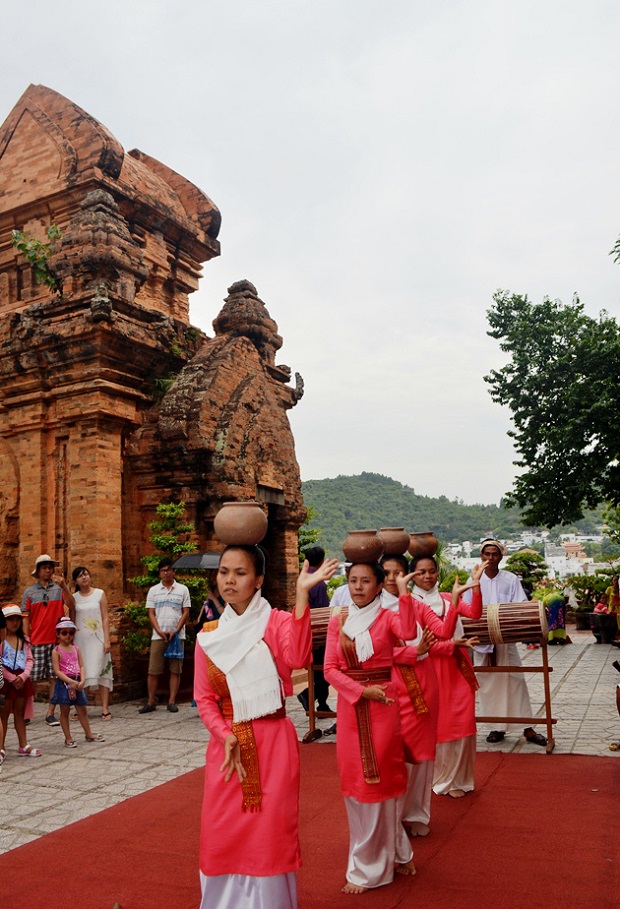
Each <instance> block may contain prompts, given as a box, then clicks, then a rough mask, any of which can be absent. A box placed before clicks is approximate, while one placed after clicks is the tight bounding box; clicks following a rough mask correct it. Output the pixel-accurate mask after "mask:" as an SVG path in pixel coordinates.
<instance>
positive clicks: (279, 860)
mask: <svg viewBox="0 0 620 909" xmlns="http://www.w3.org/2000/svg"><path fill="white" fill-rule="evenodd" d="M337 567H338V562H337V561H336V560H330V561H326V562H324V563H323V565H322V566H321V568H319V569H317V570H316V571H315V572H314V573H313V574H308V570H307V568H308V565H307V563H306V564H305V565H304V568H303V570H302V572H301V574H300V576H299V579H298V581H297V598H296V602H295V606H294V609H293V611H292V613H290V612H284V611H281V610H278V609H272V608H271V606H270V605H269V603H268V602H267V601H266V600H265V599H263V598H262V596H261V586H262V583H263V579H264V574H265V562H264V554H263V552H262V550H261V549H259V548H258V547H256V546H228V547H227V548H226V549H225V550H224V552H223V554H222V558H221V560H220V566H219V569H218V575H217V585H218V589H219V591H220V593H221V595H222V596H223V598H224V600H225V601H226V607H225V609H224V611H223V613H222V615H221V616H220V618H219V620H216V621H213V622H209V623H208V624H206V625H205V630H204V631H203V632H201V633H200V634H199V635H198V636H197V639H196V660H195V680H194V695H195V698H196V702H197V706H198V710H199V712H200V716H201V717H202V720H203V722H204V724H205V726H206V727H207V729H208V730H209V732H210V739H209V744H208V747H207V756H206V769H205V788H204V803H203V810H202V827H201V834H200V880H201V887H202V902H201V907H202V909H207V907H208V909H237V907H240V906H243V907H244V909H262V907H266V906H273V907H274V909H275V907H277V909H296V906H297V887H296V879H295V872H296V870H297V869H298V868H299V866H300V864H301V856H300V851H299V837H298V829H297V828H298V814H299V745H298V741H297V734H296V732H295V727H294V726H293V724H292V722H291V721H290V720H289V719H288V718H287V717H286V711H285V707H284V697H285V696H290V695H292V693H293V686H292V682H291V672H292V670H293V669H296V668H301V667H304V666H307V665H309V663H310V658H311V632H310V614H309V611H308V592H309V591H310V589H311V588H312V587H314V585H315V584H318V583H319V582H320V581H325V580H327V579H328V578H330V577H331V576H332V575H333V574H334V572H335V571H336V568H337Z"/></svg>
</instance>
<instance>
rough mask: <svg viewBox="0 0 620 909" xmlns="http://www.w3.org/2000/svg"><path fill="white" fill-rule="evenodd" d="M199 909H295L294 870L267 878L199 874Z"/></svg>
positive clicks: (295, 879)
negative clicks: (200, 895)
mask: <svg viewBox="0 0 620 909" xmlns="http://www.w3.org/2000/svg"><path fill="white" fill-rule="evenodd" d="M200 888H201V890H202V900H201V901H200V909H297V878H296V877H295V872H294V871H289V872H288V874H274V875H272V876H270V877H250V876H249V875H245V874H216V875H206V874H203V873H202V871H201V872H200Z"/></svg>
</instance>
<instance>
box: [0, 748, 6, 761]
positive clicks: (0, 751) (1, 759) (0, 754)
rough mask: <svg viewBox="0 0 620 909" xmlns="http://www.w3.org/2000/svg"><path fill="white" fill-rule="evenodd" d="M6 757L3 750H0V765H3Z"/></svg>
mask: <svg viewBox="0 0 620 909" xmlns="http://www.w3.org/2000/svg"><path fill="white" fill-rule="evenodd" d="M5 757H6V751H5V750H4V748H0V764H4V759H5Z"/></svg>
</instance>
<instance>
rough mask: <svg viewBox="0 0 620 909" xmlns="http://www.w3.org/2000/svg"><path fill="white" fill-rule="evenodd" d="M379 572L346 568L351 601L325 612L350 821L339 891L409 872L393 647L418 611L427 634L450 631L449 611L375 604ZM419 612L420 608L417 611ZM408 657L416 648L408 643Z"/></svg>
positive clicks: (407, 635) (408, 634)
mask: <svg viewBox="0 0 620 909" xmlns="http://www.w3.org/2000/svg"><path fill="white" fill-rule="evenodd" d="M384 578H385V572H384V570H383V568H382V567H381V566H380V565H378V564H377V563H368V564H366V563H354V564H353V565H352V566H351V569H350V571H349V593H350V596H351V601H352V603H351V605H350V606H349V608H348V611H347V610H345V611H344V612H341V613H339V614H338V615H335V616H332V618H331V619H330V622H329V625H328V629H327V647H326V653H325V664H324V666H325V668H324V674H325V679H326V681H327V682H328V683H329V684H330V685H331V686H332V687H333V688H335V689H336V690H337V691H338V708H337V713H338V720H337V722H338V738H337V757H338V770H339V773H340V782H341V788H342V793H343V796H344V801H345V808H346V811H347V817H348V821H349V860H348V866H347V872H346V883H345V885H344V887H343V888H342V889H343V893H364V892H365V891H366V890H368V889H371V888H374V887H380V886H382V885H384V884H389V883H390V882H391V881H392V880H393V878H394V872H395V871H397V872H399V873H401V874H414V873H415V868H414V866H413V862H412V858H413V852H412V849H411V845H410V843H409V839H408V837H407V834H406V831H405V829H404V827H403V825H402V823H401V813H402V796H403V795H404V793H405V790H406V787H407V771H406V768H405V758H404V751H403V740H402V733H401V725H400V715H399V708H398V691H397V688H396V685H395V684H394V682H393V680H392V670H393V665H394V651H395V648H399V647H402V643H403V641H405V640H411V639H413V638H415V636H416V631H417V618H418V615H420V614H421V615H422V616H423V618H424V621H425V623H426V624H428V626H429V629H430V631H432V632H433V633H434V634H437V635H444V636H450V635H451V634H452V631H453V630H454V626H455V624H456V618H457V616H456V612H454V611H453V610H449V612H448V616H447V619H446V622H445V623H443V622H441V621H440V620H439V619H438V618H437V617H436V616H435V615H434V613H433V612H432V611H431V610H430V609H429V608H428V607H427V606H424V605H421V606H420V607H419V609H418V608H417V607H416V606H415V604H414V602H413V601H412V600H411V598H410V597H409V595H408V594H407V595H406V596H403V597H401V598H400V604H399V609H400V613H399V614H397V613H395V612H392V611H390V610H389V609H385V608H382V602H381V591H382V589H383V581H384ZM420 610H421V612H420ZM411 655H412V658H413V659H415V656H416V648H413V647H412V648H411Z"/></svg>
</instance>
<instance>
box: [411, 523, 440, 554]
mask: <svg viewBox="0 0 620 909" xmlns="http://www.w3.org/2000/svg"><path fill="white" fill-rule="evenodd" d="M438 546H439V541H438V540H437V538H436V536H435V534H434V533H432V532H431V531H430V530H429V531H427V532H426V533H412V534H410V540H409V547H408V548H409V555H411V556H413V558H414V559H416V558H419V557H420V556H424V557H425V558H427V559H428V558H431V556H434V555H435V553H436V552H437V547H438Z"/></svg>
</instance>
